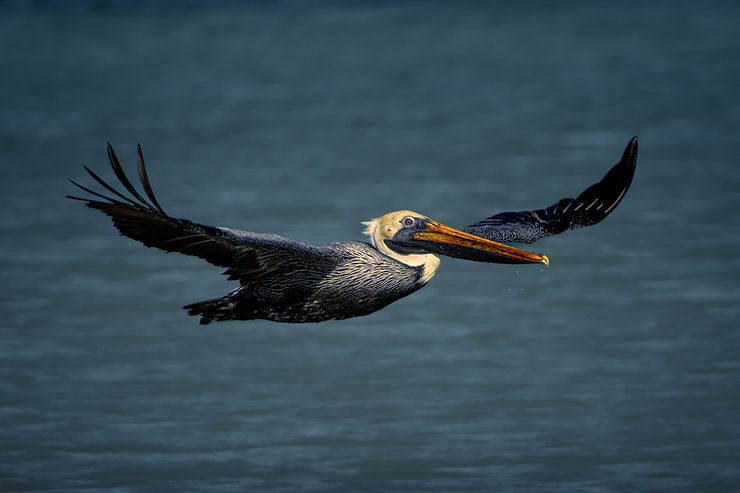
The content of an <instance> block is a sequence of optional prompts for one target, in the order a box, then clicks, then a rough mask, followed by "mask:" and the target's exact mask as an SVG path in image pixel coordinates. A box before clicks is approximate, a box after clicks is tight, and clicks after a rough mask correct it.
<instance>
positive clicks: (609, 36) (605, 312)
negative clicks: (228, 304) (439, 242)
mask: <svg viewBox="0 0 740 493" xmlns="http://www.w3.org/2000/svg"><path fill="white" fill-rule="evenodd" d="M739 29H740V7H738V4H736V3H733V2H702V3H701V4H699V3H691V2H627V3H616V4H613V5H612V4H605V3H592V2H578V1H573V2H530V3H524V4H521V5H519V4H518V5H504V4H494V5H489V4H488V3H484V2H480V3H464V4H460V3H454V4H453V3H444V2H439V3H436V2H398V3H396V2H377V3H375V2H348V3H343V2H320V3H313V2H311V3H309V2H254V3H238V2H217V3H215V4H211V5H209V6H208V7H204V6H201V5H199V4H198V3H193V2H191V3H188V2H182V3H181V2H174V1H173V2H151V3H149V2H133V3H126V2H114V1H98V2H92V1H91V2H83V1H80V2H72V3H61V2H30V1H29V2H24V1H20V2H2V3H0V45H1V46H2V49H0V200H1V201H2V202H1V206H0V231H1V234H0V273H1V279H2V281H1V284H0V310H1V312H0V313H1V314H2V317H0V491H3V492H11V491H83V490H84V491H90V492H113V491H115V492H127V493H128V492H149V491H172V492H180V491H270V492H282V491H285V492H287V491H291V492H292V491H316V492H325V491H336V492H345V491H368V492H369V491H378V492H395V491H397V492H401V491H403V492H405V491H433V492H446V491H466V492H490V491H547V492H601V491H619V492H627V491H635V492H638V491H639V492H651V491H671V492H675V491H691V492H696V491H702V492H724V491H727V492H730V491H738V490H740V357H739V355H740V330H739V325H738V320H740V258H739V256H738V252H740V213H739V212H738V211H739V210H740V168H739V167H738V166H739V164H740V163H739V162H738V156H740V145H739V144H738V142H739V140H740V92H739V91H738V88H739V87H740V63H739V62H740V36H738V35H737V33H738V30H739ZM633 135H638V136H639V138H640V153H639V158H638V167H637V173H636V176H635V179H634V182H633V185H632V187H631V189H630V190H629V192H628V194H627V196H626V198H625V199H624V201H623V202H622V204H620V205H619V207H618V208H617V209H616V210H615V211H614V212H613V214H612V215H611V216H610V217H608V218H607V219H606V220H605V221H604V222H603V223H600V224H598V225H596V226H594V227H590V228H585V229H582V230H578V231H572V232H568V233H566V234H562V235H559V236H557V237H552V238H548V239H545V240H542V241H540V242H538V243H536V244H535V245H533V247H532V249H533V250H535V251H538V252H545V253H547V254H548V256H549V257H550V259H551V265H550V266H549V267H541V266H510V265H493V264H477V263H472V262H465V261H460V260H453V259H443V261H442V265H441V268H440V271H439V273H438V274H437V276H436V277H435V278H434V279H433V280H432V281H431V282H430V284H429V285H428V286H427V287H425V288H424V289H423V290H421V291H419V292H418V293H415V294H413V295H412V296H410V297H408V298H406V299H403V300H400V301H398V302H396V303H394V304H393V305H391V306H389V307H387V308H385V309H384V310H381V311H379V312H377V313H375V314H372V315H370V316H367V317H362V318H357V319H351V320H345V321H332V322H325V323H321V324H309V325H282V324H276V323H271V322H266V321H250V322H228V323H219V324H212V325H209V326H207V327H202V326H200V325H198V323H197V319H195V318H192V317H188V316H187V315H186V314H185V312H184V311H183V310H182V309H181V308H180V307H181V306H182V305H184V304H186V303H191V302H194V301H198V300H201V299H205V298H210V297H214V296H219V295H221V294H223V293H225V292H227V291H228V290H230V289H231V288H232V285H231V284H230V283H228V282H227V281H226V280H225V279H224V278H223V277H222V276H220V274H219V273H220V270H219V269H218V268H214V267H212V266H210V265H208V264H206V263H204V262H202V261H200V260H198V259H195V258H190V257H184V256H176V255H166V254H164V253H162V252H159V251H155V250H150V249H146V248H144V247H142V246H141V245H139V244H137V243H135V242H133V241H131V240H128V239H126V238H122V237H120V236H119V235H118V234H117V232H116V231H115V230H114V229H113V227H112V225H111V224H110V221H109V220H108V219H107V218H106V217H104V216H102V215H101V214H96V213H95V211H91V210H89V209H86V208H85V207H82V206H81V204H80V203H77V202H73V201H69V200H67V199H65V198H64V196H65V195H66V194H68V193H74V192H75V190H74V188H73V186H72V185H71V184H70V183H69V182H68V181H67V178H72V179H74V180H76V181H80V182H82V183H84V184H88V185H90V184H91V180H90V179H89V178H87V177H86V174H85V173H84V171H83V169H82V165H83V164H86V165H88V166H90V167H92V168H93V169H95V170H98V171H99V172H101V174H103V175H104V176H105V177H108V178H110V177H112V173H111V172H110V171H109V170H108V169H107V160H106V155H105V143H106V141H110V142H111V143H112V144H113V145H114V147H115V149H116V150H117V153H118V155H119V158H120V159H121V161H122V162H123V164H124V166H127V167H128V169H129V170H131V171H132V172H133V170H134V165H135V159H136V154H135V152H136V144H137V143H140V144H141V145H142V147H143V150H144V156H145V158H146V160H147V164H148V168H149V170H150V177H151V180H152V184H153V187H154V189H155V191H156V192H157V194H158V196H159V200H160V202H161V203H162V205H163V206H164V207H165V209H166V210H168V212H169V213H170V214H172V215H174V216H176V217H186V218H190V219H192V220H196V221H199V222H203V223H206V224H214V225H226V226H232V227H236V228H241V229H247V230H251V231H260V232H273V233H279V234H281V235H284V236H288V237H291V238H294V239H297V240H301V241H306V242H310V243H316V244H325V243H329V242H333V241H339V240H359V239H362V234H361V232H362V229H363V227H362V225H361V224H360V221H362V220H366V219H369V218H372V217H377V216H380V215H382V214H384V213H386V212H389V211H392V210H396V209H412V210H416V211H418V212H420V213H423V214H426V215H429V216H431V217H433V218H435V219H437V220H439V221H441V222H444V223H447V224H450V225H456V226H465V225H467V224H470V223H472V222H475V221H477V220H479V219H482V218H484V217H487V216H489V215H491V214H493V213H496V212H501V211H506V210H522V209H530V208H539V207H543V206H547V205H550V204H552V203H554V202H555V201H557V200H558V199H560V198H563V197H566V196H574V195H575V194H577V193H579V192H580V191H582V190H583V189H584V188H585V187H586V186H588V185H590V184H591V183H593V182H595V181H597V180H598V179H600V178H601V176H602V175H603V173H604V172H605V171H606V170H607V169H608V167H609V166H610V165H612V164H613V163H615V162H616V161H617V160H618V159H619V157H620V156H621V153H622V151H623V149H624V146H625V145H626V143H627V142H628V140H629V139H630V138H631V137H632V136H633Z"/></svg>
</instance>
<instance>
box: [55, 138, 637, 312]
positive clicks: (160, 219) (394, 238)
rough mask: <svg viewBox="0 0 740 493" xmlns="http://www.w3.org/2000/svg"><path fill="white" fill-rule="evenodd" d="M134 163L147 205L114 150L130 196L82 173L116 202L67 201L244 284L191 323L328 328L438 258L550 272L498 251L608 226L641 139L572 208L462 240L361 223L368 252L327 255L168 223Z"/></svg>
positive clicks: (382, 298)
mask: <svg viewBox="0 0 740 493" xmlns="http://www.w3.org/2000/svg"><path fill="white" fill-rule="evenodd" d="M137 157H138V173H139V179H140V181H141V185H142V188H143V190H144V193H145V195H146V198H145V197H144V196H142V195H141V194H140V193H139V192H138V191H137V190H136V188H135V187H134V186H133V185H132V184H131V182H130V180H129V179H128V177H127V176H126V174H125V173H124V171H123V168H122V167H121V165H120V163H119V161H118V158H117V157H116V155H115V153H114V152H113V148H112V147H111V145H110V144H108V158H109V161H110V164H111V167H112V168H113V171H114V173H115V175H116V177H117V178H118V180H119V182H120V183H121V184H122V185H123V187H124V188H125V189H126V191H128V193H129V195H126V194H124V193H122V192H119V191H118V190H116V189H115V188H114V187H112V186H111V185H110V184H108V183H107V182H106V181H104V180H103V179H102V178H100V177H99V176H98V175H97V174H95V173H94V172H93V171H92V170H90V169H89V168H88V167H87V166H85V167H84V168H85V170H86V171H87V172H88V173H89V174H90V176H91V177H92V178H93V179H94V180H95V181H96V182H97V183H98V184H99V185H101V186H102V187H103V188H104V189H106V190H107V191H108V192H110V194H111V195H105V194H103V193H99V192H96V191H94V190H92V189H90V188H88V187H85V186H83V185H80V184H78V183H76V182H74V181H72V183H73V184H74V185H76V186H77V187H79V188H80V189H82V190H84V191H85V192H87V193H89V194H91V195H93V196H95V197H97V198H98V199H102V200H98V199H94V198H83V197H76V196H69V195H68V197H69V198H71V199H75V200H82V201H84V202H86V205H87V206H88V207H91V208H93V209H98V210H100V211H102V212H103V213H105V214H107V215H108V216H110V217H111V218H112V220H113V224H114V225H115V227H116V228H117V229H118V231H120V232H121V233H122V234H123V235H125V236H128V237H129V238H132V239H134V240H137V241H140V242H141V243H143V244H144V245H146V246H147V247H155V248H159V249H161V250H164V251H166V252H179V253H183V254H187V255H193V256H196V257H200V258H202V259H205V260H206V261H208V262H210V263H211V264H214V265H216V266H219V267H225V268H226V271H225V272H224V274H226V275H227V276H228V279H229V280H236V281H239V286H238V287H237V288H236V289H234V290H232V291H231V292H229V293H228V294H226V295H225V296H222V297H219V298H214V299H210V300H205V301H200V302H197V303H193V304H190V305H186V306H184V308H185V309H186V310H187V311H188V314H189V315H198V316H200V317H201V318H200V323H201V324H208V323H210V322H212V321H223V320H252V319H266V320H272V321H275V322H321V321H324V320H330V319H345V318H350V317H358V316H362V315H368V314H370V313H373V312H375V311H377V310H380V309H381V308H383V307H385V306H387V305H389V304H390V303H393V302H394V301H396V300H398V299H400V298H403V297H405V296H408V295H409V294H411V293H413V292H414V291H416V290H418V289H420V288H422V287H423V286H424V285H425V284H426V283H427V282H428V281H429V280H430V279H431V278H432V277H433V276H434V274H435V273H436V272H437V269H438V268H439V263H440V258H439V255H445V256H449V257H454V258H461V259H466V260H474V261H479V262H492V263H519V264H520V263H540V264H542V263H544V264H547V263H548V262H549V259H548V258H547V256H545V255H540V254H536V253H532V252H529V251H526V250H522V249H520V248H516V247H513V246H510V245H507V244H504V243H501V242H502V241H506V242H520V243H531V242H533V241H535V240H537V239H539V238H543V237H545V236H549V235H552V234H557V233H561V232H563V231H565V230H567V229H574V228H578V227H582V226H587V225H591V224H595V223H597V222H599V221H601V220H602V219H604V218H605V217H606V216H607V215H608V214H609V213H610V212H611V211H612V210H613V209H614V208H615V207H616V206H617V204H619V202H620V201H621V200H622V198H623V197H624V194H625V193H626V191H627V189H628V188H629V185H630V183H631V181H632V177H633V175H634V170H635V164H636V159H637V138H636V137H635V138H633V139H632V140H631V141H630V142H629V144H628V145H627V148H626V149H625V151H624V154H623V156H622V159H621V161H620V162H619V163H617V164H616V165H614V166H613V167H612V168H611V169H610V170H609V172H608V173H607V174H606V175H605V176H604V178H603V179H602V180H601V181H600V182H598V183H596V184H594V185H592V186H591V187H589V188H588V189H586V191H584V192H583V193H581V194H580V195H579V196H578V197H577V198H575V199H571V198H567V199H562V200H560V201H559V202H557V203H556V204H554V205H551V206H550V207H547V208H545V209H538V210H533V211H522V212H504V213H500V214H496V215H494V216H491V217H489V218H486V219H484V220H482V221H479V222H477V223H475V224H473V225H471V226H468V227H467V228H464V229H462V230H460V229H455V228H451V227H449V226H445V225H444V224H441V223H439V222H437V221H434V220H432V219H430V218H429V217H427V216H424V215H421V214H418V213H415V212H412V211H408V210H402V211H395V212H391V213H388V214H385V215H384V216H381V217H379V218H376V219H372V220H370V221H367V222H365V223H364V224H365V226H366V230H365V233H366V234H367V235H368V236H369V237H370V242H369V243H368V242H357V241H345V242H338V243H332V244H329V245H326V246H313V245H308V244H305V243H301V242H298V241H294V240H290V239H288V238H284V237H281V236H278V235H274V234H261V233H252V232H248V231H242V230H238V229H231V228H227V227H214V226H207V225H204V224H199V223H195V222H193V221H190V220H187V219H177V218H174V217H171V216H169V215H168V214H167V213H165V211H164V209H163V208H162V207H161V206H160V205H159V203H158V201H157V199H156V197H155V195H154V193H153V191H152V187H151V185H150V183H149V178H148V176H147V173H146V168H145V166H144V159H143V156H142V153H141V147H138V153H137ZM70 181H71V180H70Z"/></svg>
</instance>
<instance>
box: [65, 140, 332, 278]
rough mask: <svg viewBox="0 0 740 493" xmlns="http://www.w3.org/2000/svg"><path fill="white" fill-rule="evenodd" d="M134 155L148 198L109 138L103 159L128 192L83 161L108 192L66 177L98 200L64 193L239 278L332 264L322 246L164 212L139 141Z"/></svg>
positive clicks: (162, 245)
mask: <svg viewBox="0 0 740 493" xmlns="http://www.w3.org/2000/svg"><path fill="white" fill-rule="evenodd" d="M137 157H138V172H139V179H140V181H141V184H142V187H143V189H144V193H145V194H146V196H147V198H148V199H149V200H146V199H144V197H143V196H142V195H141V194H140V193H139V192H138V191H137V190H136V188H134V186H133V184H132V183H131V181H130V180H129V179H128V177H127V176H126V174H125V172H124V171H123V168H122V166H121V164H120V162H119V161H118V158H117V157H116V154H115V152H114V151H113V148H112V147H111V145H110V144H108V159H109V161H110V164H111V167H112V169H113V171H114V173H115V175H116V177H117V178H118V181H119V182H121V184H122V185H123V187H124V188H125V189H126V190H127V191H128V192H129V193H130V194H131V196H132V197H133V198H131V197H128V196H126V195H124V194H123V193H121V192H119V191H118V190H116V189H115V188H114V187H113V186H111V185H110V184H108V183H107V182H106V181H105V180H103V179H102V178H100V177H99V176H98V175H97V174H96V173H94V172H93V171H92V170H90V169H89V168H88V167H87V166H85V170H87V172H88V173H89V174H90V176H92V178H93V179H94V180H95V181H96V182H97V183H98V184H100V185H101V186H102V187H103V188H105V189H106V190H107V191H108V192H110V193H111V194H113V195H112V196H109V195H105V194H103V193H99V192H96V191H94V190H92V189H90V188H88V187H86V186H83V185H80V184H79V183H77V182H75V181H73V180H70V181H71V182H72V183H73V184H74V185H75V186H77V187H79V188H80V189H81V190H83V191H84V192H87V193H89V194H90V195H92V196H94V197H97V198H98V199H101V200H97V199H94V198H84V197H77V196H72V195H68V196H67V197H68V198H71V199H74V200H81V201H84V202H86V205H87V206H88V207H91V208H93V209H97V210H100V211H101V212H103V213H105V214H107V215H108V216H110V217H111V218H112V220H113V224H114V225H115V227H116V229H118V231H119V232H121V234H123V235H125V236H128V237H129V238H132V239H134V240H137V241H139V242H141V243H143V244H144V245H146V246H148V247H153V248H159V249H160V250H164V251H166V252H178V253H182V254H185V255H192V256H195V257H199V258H202V259H204V260H206V261H208V262H210V263H211V264H213V265H216V266H219V267H225V268H227V270H226V271H225V272H224V274H226V275H228V276H229V279H231V280H239V281H240V282H241V283H242V284H247V283H249V282H252V281H254V280H255V279H258V278H260V277H264V276H267V275H270V274H272V273H274V272H278V271H291V270H297V269H309V270H315V271H328V270H330V269H331V268H332V267H333V266H334V264H335V262H336V259H335V258H334V257H333V256H332V254H331V251H330V250H329V249H327V248H325V247H315V246H312V245H307V244H305V243H301V242H297V241H293V240H289V239H287V238H283V237H281V236H278V235H272V234H260V233H251V232H248V231H241V230H236V229H231V228H224V227H214V226H208V225H205V224H200V223H196V222H193V221H190V220H188V219H178V218H174V217H171V216H169V215H168V214H167V213H165V211H164V209H163V208H162V207H161V206H160V205H159V202H158V201H157V199H156V196H155V195H154V192H153V190H152V186H151V183H150V181H149V177H148V175H147V172H146V167H145V166H144V158H143V156H142V153H141V147H139V148H138V156H137ZM119 199H120V200H119Z"/></svg>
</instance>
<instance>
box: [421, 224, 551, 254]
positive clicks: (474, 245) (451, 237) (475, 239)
mask: <svg viewBox="0 0 740 493" xmlns="http://www.w3.org/2000/svg"><path fill="white" fill-rule="evenodd" d="M414 239H415V240H417V241H423V242H425V246H424V248H425V249H428V250H430V251H432V252H434V253H440V254H442V255H446V256H448V257H455V258H463V259H467V260H477V261H480V262H497V263H509V264H520V263H528V262H532V263H539V264H545V265H547V264H549V263H550V259H548V258H547V255H538V254H536V253H532V252H528V251H526V250H522V249H520V248H516V247H513V246H509V245H504V244H503V243H498V242H495V241H491V240H487V239H485V238H481V237H480V236H476V235H472V234H470V233H466V232H465V231H460V230H459V229H455V228H451V227H449V226H445V225H444V224H441V223H438V222H437V221H433V220H431V219H428V220H427V221H426V228H425V229H424V230H423V231H418V232H416V233H414Z"/></svg>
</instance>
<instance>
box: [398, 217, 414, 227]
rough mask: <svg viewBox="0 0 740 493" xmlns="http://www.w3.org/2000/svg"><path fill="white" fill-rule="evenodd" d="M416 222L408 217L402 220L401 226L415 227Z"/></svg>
mask: <svg viewBox="0 0 740 493" xmlns="http://www.w3.org/2000/svg"><path fill="white" fill-rule="evenodd" d="M415 222H416V221H415V220H414V218H413V217H411V216H406V217H404V218H403V219H402V220H401V224H403V225H404V226H413V225H414V223H415Z"/></svg>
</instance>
